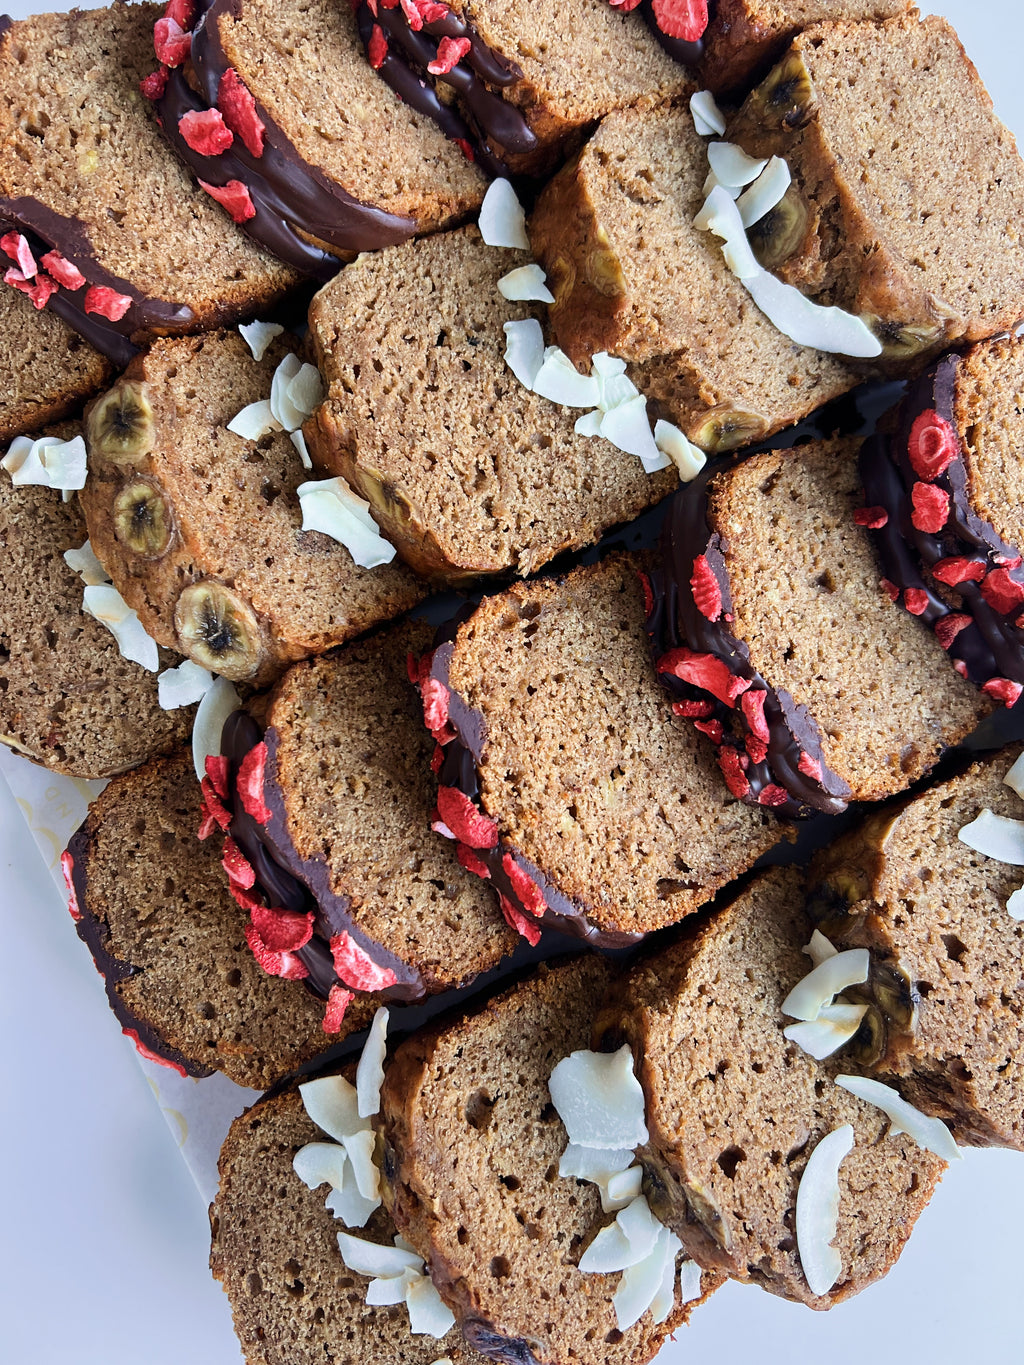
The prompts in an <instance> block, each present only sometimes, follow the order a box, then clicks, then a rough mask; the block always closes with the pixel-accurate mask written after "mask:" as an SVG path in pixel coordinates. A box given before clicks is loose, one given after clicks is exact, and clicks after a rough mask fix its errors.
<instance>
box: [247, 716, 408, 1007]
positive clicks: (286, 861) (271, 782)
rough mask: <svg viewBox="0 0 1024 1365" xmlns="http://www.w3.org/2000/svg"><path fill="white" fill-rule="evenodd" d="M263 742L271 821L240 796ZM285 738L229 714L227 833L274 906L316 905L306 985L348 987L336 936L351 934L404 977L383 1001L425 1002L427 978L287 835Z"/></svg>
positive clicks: (302, 955)
mask: <svg viewBox="0 0 1024 1365" xmlns="http://www.w3.org/2000/svg"><path fill="white" fill-rule="evenodd" d="M261 740H264V741H265V742H266V745H267V766H266V778H265V781H264V787H263V800H264V802H265V804H266V806H267V808H268V809H269V810H270V812H271V816H270V820H269V822H268V823H267V824H266V825H260V824H258V823H257V822H256V821H255V820H254V819H253V818H252V816H251V815H250V814H249V813H248V811H246V810H245V808H244V807H243V805H242V802H241V800H240V799H238V798H237V794H236V780H237V777H238V769H239V766H240V765H241V762H242V760H243V759H244V758H245V756H246V754H247V753H248V752H249V750H250V749H252V748H253V747H254V746H255V745H257V744H259V742H260V741H261ZM279 742H280V737H279V735H278V733H277V731H276V730H275V729H274V727H273V726H271V727H270V728H269V729H268V730H267V731H266V733H264V732H263V731H262V730H261V729H260V727H259V725H258V724H257V723H256V721H255V720H254V719H253V718H252V716H250V715H249V714H248V712H246V711H235V712H233V713H232V714H231V715H230V716H229V717H228V718H227V720H226V721H225V722H224V729H223V731H222V734H221V750H222V752H223V753H224V755H225V756H226V757H227V759H228V762H229V773H228V796H229V799H228V801H227V802H226V803H225V804H226V805H227V806H228V808H229V809H230V810H231V814H232V820H231V827H230V830H229V833H230V835H231V837H232V838H233V839H234V841H235V843H236V844H237V845H238V847H239V848H240V849H241V850H242V852H243V853H244V854H245V856H246V858H248V860H249V862H250V863H251V864H252V867H253V870H254V871H255V873H256V885H255V887H254V890H256V891H258V892H260V894H261V895H262V896H263V897H264V899H265V901H266V903H267V905H268V906H280V907H282V908H283V909H285V910H291V911H295V912H297V913H299V914H306V913H308V912H309V911H310V910H312V911H313V914H314V920H313V937H312V938H311V939H310V940H309V942H308V943H307V944H306V946H305V947H304V948H299V949H298V950H297V951H296V953H295V956H296V957H297V958H298V959H299V960H300V961H301V962H302V964H303V965H304V966H305V967H306V968H307V969H308V971H309V976H308V977H305V978H304V984H305V985H306V987H307V989H308V990H310V991H311V992H312V993H313V994H314V995H317V996H319V997H320V998H321V999H324V1000H326V999H327V997H328V996H329V995H330V992H331V987H332V986H344V985H345V982H343V981H342V980H341V979H340V977H339V976H338V974H337V973H336V971H335V970H334V959H333V957H332V956H331V950H330V941H331V939H332V938H333V937H334V936H335V935H336V934H341V933H347V934H349V935H351V937H352V939H353V940H354V941H355V942H356V943H357V944H358V945H359V947H360V948H362V949H363V950H364V951H365V952H366V953H367V954H368V956H369V957H371V958H372V959H373V961H374V962H375V963H376V964H377V965H378V966H380V967H384V968H390V969H391V971H393V972H394V974H395V976H396V977H397V978H398V979H397V981H396V982H395V983H394V985H392V986H388V987H386V988H385V989H384V990H382V991H379V992H376V991H375V992H374V994H375V995H379V997H380V999H381V1000H382V1001H383V1000H395V1001H401V1002H409V1001H413V1000H422V999H423V997H424V996H425V995H426V986H425V984H424V981H423V977H422V976H421V975H420V973H419V972H418V971H417V970H416V969H415V968H414V967H412V966H410V964H409V963H408V962H406V961H404V960H403V959H402V958H399V957H396V956H395V955H394V954H393V953H390V952H388V951H387V949H386V948H384V947H383V946H382V945H381V944H379V943H377V942H375V941H374V940H373V939H371V938H369V937H368V936H367V935H366V933H365V932H364V931H363V930H362V929H361V928H360V927H359V926H358V925H357V924H356V923H355V921H354V920H353V918H352V916H351V914H350V913H349V911H350V909H351V904H352V902H351V901H350V900H349V898H348V897H347V896H338V895H337V894H335V892H334V891H333V890H332V889H331V884H330V869H329V868H328V866H327V863H326V862H325V861H324V859H323V858H319V857H316V858H302V857H300V856H299V853H298V851H297V850H296V848H295V845H294V843H293V842H292V839H291V837H290V835H289V834H288V821H287V813H286V811H285V803H284V794H283V792H282V791H281V788H280V786H279V785H278V783H277V780H276V773H277V751H278V746H279Z"/></svg>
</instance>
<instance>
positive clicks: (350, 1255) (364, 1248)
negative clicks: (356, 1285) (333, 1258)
mask: <svg viewBox="0 0 1024 1365" xmlns="http://www.w3.org/2000/svg"><path fill="white" fill-rule="evenodd" d="M338 1250H339V1251H340V1252H341V1259H342V1260H343V1261H344V1262H345V1265H346V1266H347V1267H348V1269H349V1270H352V1271H354V1272H355V1273H356V1274H357V1275H368V1276H370V1278H371V1279H375V1280H391V1279H394V1278H395V1277H396V1276H401V1275H403V1274H404V1273H405V1272H406V1271H407V1270H414V1271H416V1273H417V1274H419V1275H422V1273H423V1257H422V1256H417V1254H416V1253H415V1251H406V1250H405V1249H404V1247H399V1246H386V1245H382V1244H381V1243H380V1242H366V1241H364V1240H363V1239H362V1238H361V1237H352V1236H350V1235H349V1234H348V1233H347V1232H339V1233H338Z"/></svg>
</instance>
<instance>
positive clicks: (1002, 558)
mask: <svg viewBox="0 0 1024 1365" xmlns="http://www.w3.org/2000/svg"><path fill="white" fill-rule="evenodd" d="M992 558H993V560H994V561H995V562H996V563H997V564H998V565H1000V567H1001V568H1004V569H1019V568H1020V566H1021V565H1022V564H1024V559H1022V558H1021V556H1020V555H993V556H992Z"/></svg>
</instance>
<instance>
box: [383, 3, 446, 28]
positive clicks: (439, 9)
mask: <svg viewBox="0 0 1024 1365" xmlns="http://www.w3.org/2000/svg"><path fill="white" fill-rule="evenodd" d="M401 5H402V13H403V14H404V15H405V18H406V22H407V23H408V25H409V27H410V28H411V29H412V31H413V33H419V31H420V29H421V28H422V27H423V25H424V24H433V23H436V22H437V20H438V19H443V18H444V17H445V15H446V14H447V13H448V6H447V5H438V4H436V3H435V2H434V0H401ZM384 8H385V9H394V5H388V4H385V6H384Z"/></svg>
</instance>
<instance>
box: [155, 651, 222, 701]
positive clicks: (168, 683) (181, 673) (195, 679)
mask: <svg viewBox="0 0 1024 1365" xmlns="http://www.w3.org/2000/svg"><path fill="white" fill-rule="evenodd" d="M212 686H213V674H212V673H211V672H210V670H209V669H208V668H203V667H201V665H199V664H197V663H195V661H194V660H192V659H186V660H185V661H184V663H180V664H179V665H178V667H177V668H165V669H164V671H163V672H162V673H161V674H160V676H159V677H158V678H157V680H156V697H157V701H158V702H159V703H160V707H161V709H162V710H164V711H177V710H178V709H179V708H180V707H182V706H191V705H192V703H193V702H196V701H202V699H203V698H204V697H205V696H206V694H207V692H209V690H210V688H211V687H212Z"/></svg>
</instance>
